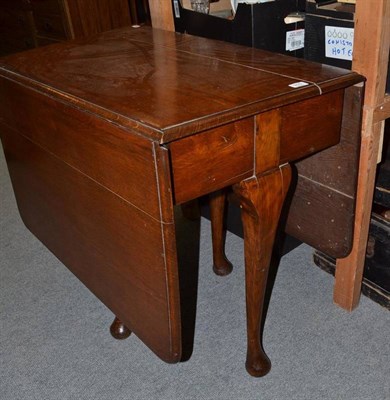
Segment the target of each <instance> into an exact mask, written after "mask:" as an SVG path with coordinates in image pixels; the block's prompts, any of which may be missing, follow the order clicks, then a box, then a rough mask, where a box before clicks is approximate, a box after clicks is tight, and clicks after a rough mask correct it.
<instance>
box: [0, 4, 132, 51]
mask: <svg viewBox="0 0 390 400" xmlns="http://www.w3.org/2000/svg"><path fill="white" fill-rule="evenodd" d="M130 3H131V4H133V3H134V2H133V1H131V2H130ZM130 16H131V15H130V11H129V3H128V0H0V55H5V54H10V53H15V52H18V51H22V50H27V49H31V48H34V47H38V46H43V45H47V44H51V43H56V42H59V41H63V40H66V39H74V38H80V37H84V36H89V35H93V34H96V33H99V32H104V31H108V30H110V29H114V28H119V27H122V26H126V25H130V24H131V17H130ZM135 16H136V15H134V16H133V18H135Z"/></svg>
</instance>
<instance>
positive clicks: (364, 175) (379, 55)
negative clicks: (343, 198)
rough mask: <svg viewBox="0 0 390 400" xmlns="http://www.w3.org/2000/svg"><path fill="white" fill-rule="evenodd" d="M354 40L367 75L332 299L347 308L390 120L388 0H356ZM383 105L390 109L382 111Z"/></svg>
mask: <svg viewBox="0 0 390 400" xmlns="http://www.w3.org/2000/svg"><path fill="white" fill-rule="evenodd" d="M354 42H355V44H354V52H353V62H352V69H353V70H355V71H357V72H358V73H361V74H363V75H364V76H366V78H367V86H366V94H365V100H364V117H363V127H362V142H361V154H360V161H359V179H358V192H357V204H356V207H357V209H356V216H355V222H354V223H355V236H354V242H353V248H352V252H351V254H350V255H349V256H348V257H346V258H343V259H338V260H337V263H336V273H335V287H334V294H333V299H334V302H335V303H336V304H338V305H339V306H340V307H342V308H344V309H346V310H349V311H352V310H353V309H354V308H355V307H356V306H357V305H358V303H359V298H360V291H361V283H362V278H363V268H364V261H365V254H366V246H367V238H368V229H369V225H370V217H371V207H372V201H373V194H374V182H375V172H376V165H377V161H378V155H379V154H380V146H381V139H382V135H383V123H384V119H386V118H390V112H389V111H390V110H389V108H388V107H387V108H386V106H385V104H386V102H385V87H386V77H387V69H388V60H389V49H390V0H378V1H377V2H375V7H373V6H372V3H371V2H369V1H363V0H359V1H357V3H356V13H355V41H354ZM381 107H382V110H381ZM385 109H387V113H385V112H383V111H385Z"/></svg>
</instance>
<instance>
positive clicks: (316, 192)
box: [286, 86, 364, 257]
mask: <svg viewBox="0 0 390 400" xmlns="http://www.w3.org/2000/svg"><path fill="white" fill-rule="evenodd" d="M363 93H364V88H363V87H356V86H355V87H351V88H348V89H347V90H346V94H345V98H344V113H343V121H342V130H341V139H340V143H339V144H337V145H336V146H333V147H331V148H329V149H327V150H324V151H322V152H320V153H318V154H315V155H313V156H311V157H308V158H306V159H304V160H302V161H300V162H298V163H297V164H296V167H297V170H298V171H297V173H298V181H297V187H296V190H295V192H294V196H293V198H292V203H291V206H290V211H289V215H288V220H287V227H286V231H287V233H289V234H290V235H292V236H295V237H297V238H298V239H300V240H302V241H304V242H306V243H309V244H310V245H311V246H313V247H315V248H317V249H319V250H321V251H323V252H324V253H326V254H328V255H330V256H332V257H345V256H346V255H347V254H348V253H349V252H350V251H351V247H352V239H353V232H354V224H353V219H354V215H355V198H356V181H357V169H358V160H359V149H360V127H361V103H362V100H363Z"/></svg>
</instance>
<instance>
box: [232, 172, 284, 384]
mask: <svg viewBox="0 0 390 400" xmlns="http://www.w3.org/2000/svg"><path fill="white" fill-rule="evenodd" d="M290 181H291V168H290V166H289V165H288V164H286V165H283V166H281V167H279V168H278V169H276V170H273V171H272V172H270V173H266V174H264V175H260V176H255V177H253V178H249V179H247V180H245V181H242V182H240V183H239V184H237V185H235V186H234V187H233V189H234V191H235V193H236V194H237V195H238V198H239V200H240V207H241V209H242V211H241V215H242V222H243V228H244V246H245V285H246V310H247V338H248V347H247V358H246V365H245V366H246V369H247V371H248V372H249V374H250V375H252V376H255V377H259V376H264V375H266V374H267V373H268V372H269V370H270V369H271V362H270V360H269V358H268V357H267V355H266V354H265V352H264V350H263V346H262V320H263V318H262V317H263V315H262V314H263V305H264V294H265V289H266V283H267V277H268V271H269V265H270V261H271V255H272V248H273V245H274V240H275V235H276V229H277V226H278V223H279V217H280V213H281V209H282V206H283V203H284V199H285V196H286V193H287V191H288V188H289V185H290Z"/></svg>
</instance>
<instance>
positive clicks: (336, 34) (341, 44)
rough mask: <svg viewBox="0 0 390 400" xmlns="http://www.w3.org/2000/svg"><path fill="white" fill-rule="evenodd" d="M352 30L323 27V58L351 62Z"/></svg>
mask: <svg viewBox="0 0 390 400" xmlns="http://www.w3.org/2000/svg"><path fill="white" fill-rule="evenodd" d="M353 33H354V30H353V28H341V27H339V26H325V56H326V57H328V58H338V59H340V60H350V61H352V56H353Z"/></svg>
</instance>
